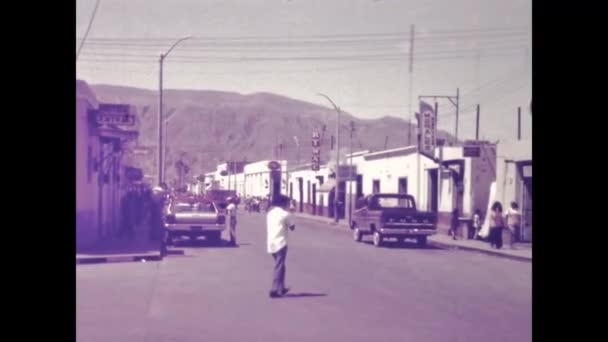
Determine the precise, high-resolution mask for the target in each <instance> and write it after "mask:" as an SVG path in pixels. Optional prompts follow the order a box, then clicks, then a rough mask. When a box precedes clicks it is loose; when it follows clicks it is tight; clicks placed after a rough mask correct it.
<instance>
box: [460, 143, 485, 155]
mask: <svg viewBox="0 0 608 342" xmlns="http://www.w3.org/2000/svg"><path fill="white" fill-rule="evenodd" d="M462 154H463V156H464V157H473V158H477V157H479V156H480V155H481V148H480V147H479V146H466V145H465V146H464V147H463V148H462Z"/></svg>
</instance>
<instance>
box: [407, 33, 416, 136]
mask: <svg viewBox="0 0 608 342" xmlns="http://www.w3.org/2000/svg"><path fill="white" fill-rule="evenodd" d="M414 30H415V26H414V25H413V24H412V25H411V26H410V67H409V72H410V87H409V102H408V107H409V108H408V113H407V115H408V118H409V119H408V127H407V145H408V146H409V145H411V144H412V115H413V113H412V92H413V89H412V88H413V86H414Z"/></svg>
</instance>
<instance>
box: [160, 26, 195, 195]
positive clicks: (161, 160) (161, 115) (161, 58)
mask: <svg viewBox="0 0 608 342" xmlns="http://www.w3.org/2000/svg"><path fill="white" fill-rule="evenodd" d="M189 38H191V36H187V37H183V38H180V39H178V40H177V41H176V42H175V43H173V45H172V46H171V47H170V48H169V50H167V52H165V53H161V54H160V59H159V65H160V69H159V78H158V184H159V185H160V184H162V183H163V182H164V180H165V174H164V172H163V171H164V165H163V163H164V161H163V62H164V60H165V58H166V57H167V56H168V55H169V53H171V51H172V50H173V49H174V48H175V46H177V44H179V43H181V42H183V41H184V40H186V39H189Z"/></svg>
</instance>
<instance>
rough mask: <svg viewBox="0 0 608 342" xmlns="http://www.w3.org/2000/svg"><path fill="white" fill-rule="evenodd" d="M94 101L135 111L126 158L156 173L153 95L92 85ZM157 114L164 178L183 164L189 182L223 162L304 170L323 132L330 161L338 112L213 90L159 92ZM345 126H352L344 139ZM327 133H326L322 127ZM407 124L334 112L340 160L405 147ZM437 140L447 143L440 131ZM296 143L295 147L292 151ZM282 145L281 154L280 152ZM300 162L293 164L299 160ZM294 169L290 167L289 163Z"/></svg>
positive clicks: (325, 153) (326, 158) (272, 96)
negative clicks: (281, 163)
mask: <svg viewBox="0 0 608 342" xmlns="http://www.w3.org/2000/svg"><path fill="white" fill-rule="evenodd" d="M91 88H92V89H93V91H94V93H95V96H96V97H97V100H98V101H99V102H103V103H122V104H131V105H134V106H136V107H137V111H138V116H139V131H140V135H139V139H138V141H137V142H136V143H135V146H133V147H132V149H131V151H132V152H133V153H130V154H128V155H127V160H128V162H129V163H130V164H132V165H133V166H136V167H141V168H143V169H144V173H145V174H149V175H154V174H155V173H156V168H155V167H156V166H155V165H156V161H155V159H156V147H157V145H158V136H157V134H158V128H157V127H158V126H157V125H158V92H157V91H153V90H147V89H140V88H133V87H124V86H115V85H91ZM163 108H164V114H165V118H168V121H167V122H168V124H167V135H166V141H167V151H168V154H167V159H166V165H167V166H166V172H167V179H175V176H176V174H177V168H176V167H175V165H176V164H177V163H178V161H180V160H181V161H182V163H185V164H186V165H188V166H189V169H190V173H189V174H190V176H192V177H195V176H196V175H200V174H201V173H204V172H209V171H213V170H215V167H216V165H217V164H218V163H220V162H222V161H226V160H246V161H258V160H267V159H276V158H281V159H287V160H288V161H289V162H290V163H297V162H298V161H299V162H300V164H306V163H309V162H310V159H311V156H312V145H311V137H312V132H313V131H315V130H317V131H319V132H324V133H322V134H323V140H322V146H321V160H322V162H327V161H329V160H331V159H334V158H332V157H331V156H330V153H332V154H331V155H332V156H333V155H334V154H335V150H333V151H331V145H332V144H331V142H332V140H333V139H332V136H335V130H336V129H335V127H336V116H337V115H336V111H335V110H334V109H333V108H328V107H324V106H320V105H317V104H313V103H309V102H304V101H300V100H296V99H292V98H288V97H285V96H281V95H277V94H271V93H254V94H247V95H243V94H238V93H233V92H223V91H212V90H172V89H169V90H164V91H163ZM351 122H352V123H353V126H354V128H355V129H354V132H353V133H352V139H350V135H351V133H350V127H351ZM324 127H325V131H323V128H324ZM409 128H410V126H409V124H408V122H407V121H406V120H404V119H401V118H397V117H392V116H386V117H383V118H380V119H360V118H357V117H356V116H355V115H353V114H351V113H347V112H341V114H340V147H341V148H340V154H341V156H344V155H345V153H348V151H349V150H350V145H351V143H352V150H353V151H354V152H356V151H360V150H372V151H378V150H382V149H385V148H389V149H390V148H395V147H401V146H405V145H407V144H408V129H409ZM411 130H412V131H411V132H412V133H411V134H412V135H411V142H412V144H413V143H414V142H415V141H416V126H415V125H412V127H411ZM437 135H438V137H440V138H445V139H446V140H447V141H448V142H452V141H453V136H451V135H450V134H449V133H447V132H444V131H439V132H438V133H437ZM298 145H299V147H298ZM279 146H280V148H279ZM298 159H299V160H298ZM292 165H293V164H292Z"/></svg>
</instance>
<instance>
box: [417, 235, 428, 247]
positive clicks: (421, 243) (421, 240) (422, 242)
mask: <svg viewBox="0 0 608 342" xmlns="http://www.w3.org/2000/svg"><path fill="white" fill-rule="evenodd" d="M416 241H417V242H418V246H426V236H419V237H418V238H417V239H416Z"/></svg>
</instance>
